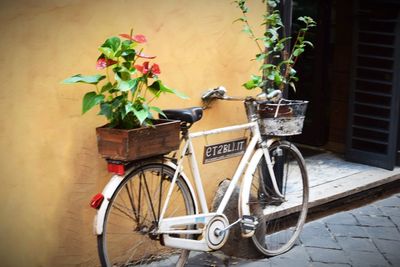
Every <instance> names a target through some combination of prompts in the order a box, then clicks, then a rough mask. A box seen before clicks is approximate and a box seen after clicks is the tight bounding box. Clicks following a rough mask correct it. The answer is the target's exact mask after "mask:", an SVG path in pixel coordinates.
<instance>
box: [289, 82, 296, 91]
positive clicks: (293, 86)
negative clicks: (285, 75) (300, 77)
mask: <svg viewBox="0 0 400 267" xmlns="http://www.w3.org/2000/svg"><path fill="white" fill-rule="evenodd" d="M289 85H290V87H292V88H293V91H294V92H296V86H295V85H294V82H290V83H289Z"/></svg>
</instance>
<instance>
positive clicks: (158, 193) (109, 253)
mask: <svg viewBox="0 0 400 267" xmlns="http://www.w3.org/2000/svg"><path fill="white" fill-rule="evenodd" d="M174 172H175V170H174V169H172V168H171V167H169V166H167V165H164V164H161V163H152V164H147V165H144V166H141V167H139V168H136V169H134V170H133V171H132V172H130V173H129V174H128V175H127V176H126V177H125V179H124V180H123V181H122V183H121V184H120V185H119V187H118V188H117V189H116V191H115V192H114V194H113V197H112V198H111V200H110V203H109V206H108V209H107V212H106V216H105V219H104V223H103V234H102V235H99V236H98V238H97V240H98V250H99V256H100V261H101V264H102V266H107V267H111V266H112V267H114V266H137V265H138V266H175V265H183V264H184V263H185V262H186V260H187V257H188V255H189V251H186V250H181V249H173V248H169V247H164V246H162V236H160V235H157V234H156V233H155V230H156V229H157V227H158V220H159V217H160V213H161V209H162V208H163V204H164V203H165V200H166V195H167V193H168V189H169V187H170V185H171V182H172V178H173V175H174ZM169 203H170V205H168V208H167V210H166V213H165V217H175V216H184V215H190V214H194V212H195V208H194V200H193V197H192V195H191V192H190V191H189V188H188V185H187V184H186V182H185V180H184V179H183V178H182V177H181V176H179V177H178V179H177V181H176V184H175V186H174V190H173V192H172V195H171V198H170V202H169ZM184 229H188V227H186V226H182V228H181V229H179V230H184ZM174 237H180V238H192V236H190V235H174Z"/></svg>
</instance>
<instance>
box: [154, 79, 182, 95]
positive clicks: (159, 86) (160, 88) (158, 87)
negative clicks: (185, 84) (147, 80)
mask: <svg viewBox="0 0 400 267" xmlns="http://www.w3.org/2000/svg"><path fill="white" fill-rule="evenodd" d="M148 88H149V90H150V92H152V93H153V94H154V95H155V96H156V97H159V96H160V94H161V93H171V94H174V95H176V96H178V97H180V98H182V99H188V98H189V97H188V96H187V95H186V94H184V93H182V92H180V91H178V90H175V89H172V88H169V87H167V86H165V85H164V84H163V83H162V82H161V81H160V80H157V81H154V82H153V83H152V84H151V85H150V86H149V87H148Z"/></svg>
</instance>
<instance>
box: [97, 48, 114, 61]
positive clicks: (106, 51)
mask: <svg viewBox="0 0 400 267" xmlns="http://www.w3.org/2000/svg"><path fill="white" fill-rule="evenodd" d="M99 51H100V52H101V53H103V54H104V55H105V56H106V58H109V59H115V56H114V51H113V50H112V49H111V48H109V47H99Z"/></svg>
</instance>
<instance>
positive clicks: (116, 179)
mask: <svg viewBox="0 0 400 267" xmlns="http://www.w3.org/2000/svg"><path fill="white" fill-rule="evenodd" d="M127 173H129V172H127ZM124 178H125V176H120V175H114V176H112V177H111V179H110V181H109V182H108V183H107V185H106V186H105V187H104V189H103V192H102V194H103V196H104V200H103V203H101V206H100V208H99V209H98V210H97V214H96V215H95V217H94V225H93V226H94V234H95V235H101V234H102V233H103V222H104V217H105V216H106V211H107V208H108V204H109V203H110V199H111V198H112V196H113V194H114V192H115V190H116V189H117V188H118V186H119V185H120V183H121V182H122V180H124Z"/></svg>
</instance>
